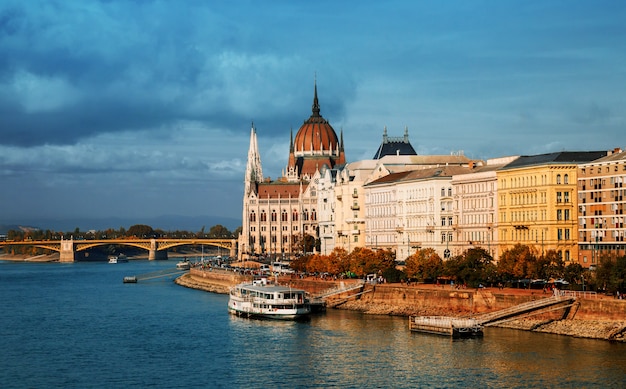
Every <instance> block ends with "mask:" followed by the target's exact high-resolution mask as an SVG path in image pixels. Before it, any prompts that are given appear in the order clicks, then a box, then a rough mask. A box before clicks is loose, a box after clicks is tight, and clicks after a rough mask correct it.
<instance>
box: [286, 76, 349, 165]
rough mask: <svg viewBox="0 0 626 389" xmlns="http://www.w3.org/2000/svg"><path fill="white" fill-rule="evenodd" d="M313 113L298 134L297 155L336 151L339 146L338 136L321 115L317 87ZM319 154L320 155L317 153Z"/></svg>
mask: <svg viewBox="0 0 626 389" xmlns="http://www.w3.org/2000/svg"><path fill="white" fill-rule="evenodd" d="M312 111H313V113H312V114H311V117H310V118H308V119H307V120H306V121H305V122H304V124H303V125H302V127H300V129H299V130H298V132H297V133H296V138H295V139H294V142H293V147H294V151H295V152H296V153H297V154H300V153H302V152H304V153H305V154H309V153H310V152H319V151H322V150H323V151H325V152H328V151H336V150H337V146H338V144H339V140H338V139H337V134H336V133H335V130H334V129H333V127H332V126H331V125H330V124H328V121H327V120H326V119H324V118H323V117H322V116H321V115H320V106H319V103H318V101H317V85H316V86H315V97H314V98H313V110H312ZM315 154H319V153H315Z"/></svg>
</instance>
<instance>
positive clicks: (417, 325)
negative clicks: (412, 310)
mask: <svg viewBox="0 0 626 389" xmlns="http://www.w3.org/2000/svg"><path fill="white" fill-rule="evenodd" d="M409 329H410V330H411V331H415V332H425V333H429V334H436V335H449V336H452V337H453V338H465V337H471V336H482V335H483V326H482V325H481V324H480V322H479V321H478V320H476V319H463V318H455V317H447V316H413V317H412V319H411V320H409Z"/></svg>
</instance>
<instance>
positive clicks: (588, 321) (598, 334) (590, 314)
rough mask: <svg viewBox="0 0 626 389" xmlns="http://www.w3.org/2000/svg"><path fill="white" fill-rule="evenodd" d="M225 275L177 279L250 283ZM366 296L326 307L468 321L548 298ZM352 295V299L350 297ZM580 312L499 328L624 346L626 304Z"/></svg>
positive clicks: (385, 291) (591, 302) (192, 283)
mask: <svg viewBox="0 0 626 389" xmlns="http://www.w3.org/2000/svg"><path fill="white" fill-rule="evenodd" d="M249 278H250V276H244V275H239V274H237V273H235V272H232V271H227V270H208V269H192V270H191V271H190V272H189V273H187V274H185V275H183V276H181V277H179V278H177V279H176V283H177V284H179V285H182V286H185V287H189V288H193V289H199V290H204V291H208V292H213V293H228V290H229V288H230V286H232V285H235V284H237V283H239V282H242V281H244V280H246V279H249ZM278 281H279V283H281V284H288V285H291V286H293V287H295V288H300V289H304V290H306V291H308V292H309V293H311V294H318V293H320V292H322V291H324V290H330V289H334V288H338V287H340V285H341V282H344V283H346V282H350V280H343V281H340V280H337V281H335V280H323V279H319V278H314V277H306V278H297V277H289V276H287V277H279V278H278ZM364 291H365V292H366V293H362V294H359V295H358V296H355V293H351V294H348V295H339V296H335V297H334V300H330V301H329V306H332V307H334V308H336V309H348V310H355V311H360V312H363V313H366V314H377V315H394V316H405V317H408V316H412V315H424V316H428V315H433V316H435V315H446V316H453V317H472V315H475V314H481V313H488V312H493V311H496V310H499V309H504V308H508V307H511V306H514V305H517V304H521V303H524V302H528V301H532V300H536V299H541V298H546V297H550V296H551V294H549V293H544V292H543V291H542V290H534V289H530V290H529V289H517V288H497V287H496V288H481V289H473V288H458V289H457V288H456V287H451V286H450V285H433V284H411V285H406V284H401V283H394V284H365V285H364ZM351 296H352V297H351ZM576 298H577V302H578V303H579V304H578V307H577V309H576V311H575V312H573V314H570V316H569V317H568V318H567V319H566V320H561V319H562V311H554V312H548V313H543V314H541V315H537V316H529V317H527V318H523V319H517V320H512V321H510V322H507V323H504V324H501V325H499V326H500V327H506V328H514V329H520V330H528V331H535V332H545V333H552V334H559V335H567V336H574V337H580V338H591V339H603V340H609V341H615V342H626V300H617V299H615V298H613V297H611V296H604V295H599V294H595V293H587V294H584V295H583V294H580V295H579V296H577V297H576Z"/></svg>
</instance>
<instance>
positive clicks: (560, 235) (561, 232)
mask: <svg viewBox="0 0 626 389" xmlns="http://www.w3.org/2000/svg"><path fill="white" fill-rule="evenodd" d="M557 239H558V240H563V230H562V229H561V228H559V229H558V231H557Z"/></svg>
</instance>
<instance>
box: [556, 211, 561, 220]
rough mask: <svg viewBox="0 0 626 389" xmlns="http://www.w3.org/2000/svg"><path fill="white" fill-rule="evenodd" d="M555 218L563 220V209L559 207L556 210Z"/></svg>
mask: <svg viewBox="0 0 626 389" xmlns="http://www.w3.org/2000/svg"><path fill="white" fill-rule="evenodd" d="M556 220H563V211H562V210H561V209H557V210H556Z"/></svg>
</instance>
